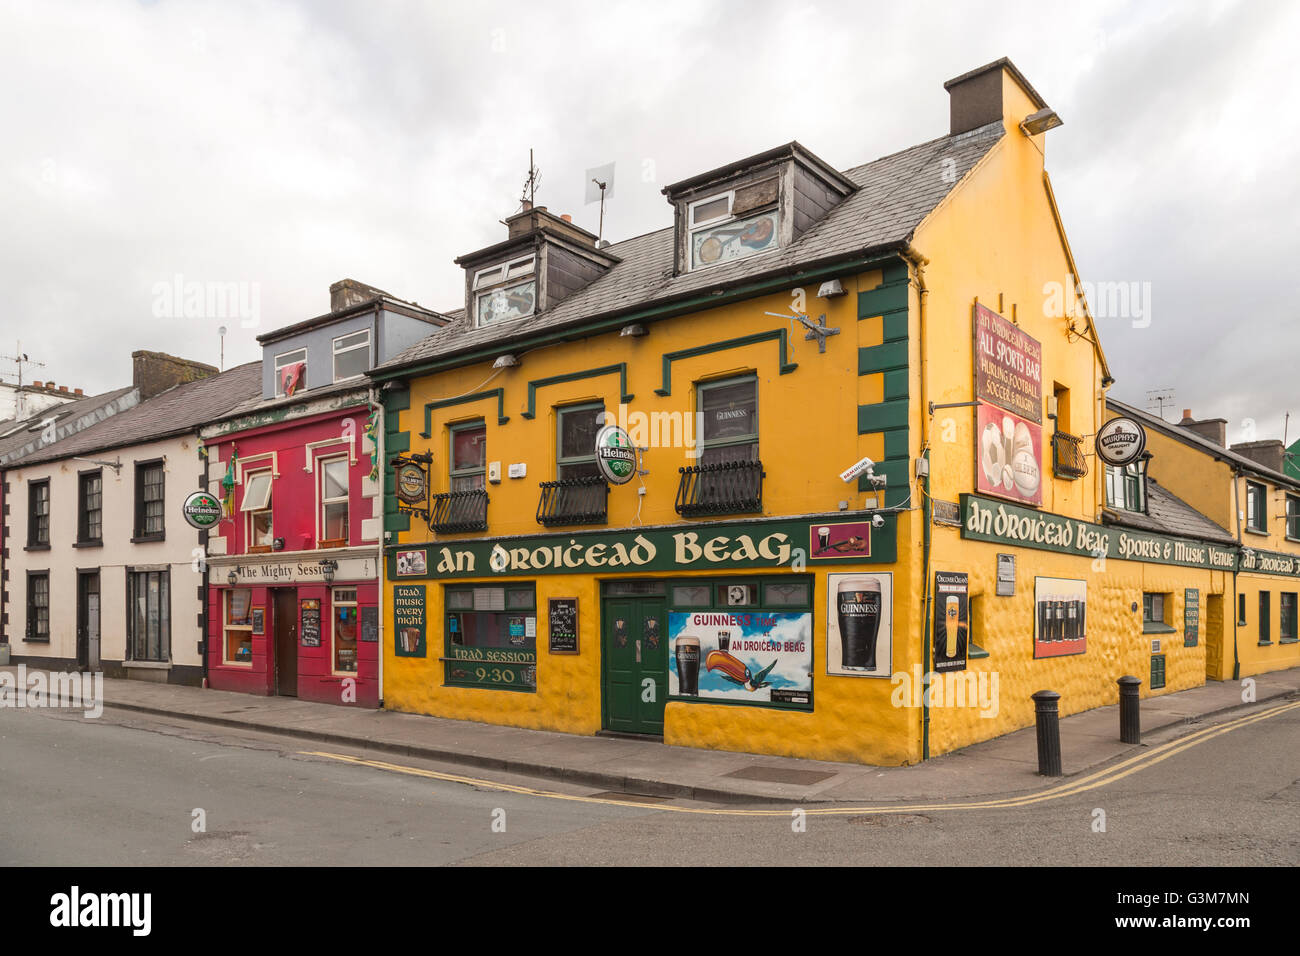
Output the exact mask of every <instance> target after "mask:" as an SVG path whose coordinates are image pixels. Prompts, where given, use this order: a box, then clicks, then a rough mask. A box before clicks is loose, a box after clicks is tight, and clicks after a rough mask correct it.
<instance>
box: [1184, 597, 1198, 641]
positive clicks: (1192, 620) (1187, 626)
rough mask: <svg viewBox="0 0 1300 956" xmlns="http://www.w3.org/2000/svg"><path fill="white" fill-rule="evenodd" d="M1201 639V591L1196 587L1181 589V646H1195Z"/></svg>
mask: <svg viewBox="0 0 1300 956" xmlns="http://www.w3.org/2000/svg"><path fill="white" fill-rule="evenodd" d="M1200 639H1201V592H1200V590H1199V589H1198V588H1186V589H1185V590H1184V591H1183V647H1195V646H1196V645H1197V643H1198V642H1199V641H1200Z"/></svg>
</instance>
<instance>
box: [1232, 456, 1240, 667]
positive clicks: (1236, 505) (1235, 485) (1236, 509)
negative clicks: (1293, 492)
mask: <svg viewBox="0 0 1300 956" xmlns="http://www.w3.org/2000/svg"><path fill="white" fill-rule="evenodd" d="M1240 479H1241V469H1240V468H1238V467H1236V466H1233V469H1232V512H1233V514H1235V515H1236V516H1237V562H1236V563H1234V564H1233V566H1232V608H1231V610H1232V679H1233V680H1241V658H1240V657H1238V656H1237V625H1238V624H1240V623H1241V615H1240V614H1238V613H1237V603H1238V602H1239V601H1240V600H1241V598H1240V597H1239V596H1238V595H1237V565H1238V564H1239V563H1240V562H1241V544H1242V542H1241V497H1240V495H1241V492H1240V491H1239V490H1238V489H1239V488H1240V487H1241V480H1240Z"/></svg>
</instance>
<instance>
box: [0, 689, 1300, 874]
mask: <svg viewBox="0 0 1300 956" xmlns="http://www.w3.org/2000/svg"><path fill="white" fill-rule="evenodd" d="M317 749H319V750H328V749H330V748H326V747H318V746H315V745H310V744H305V743H304V742H303V741H300V740H292V739H288V738H276V737H274V736H271V735H259V734H251V733H244V732H240V731H233V730H227V729H225V728H213V727H210V726H206V725H202V724H197V723H185V722H180V721H171V720H168V719H164V718H152V717H147V716H144V715H139V714H131V713H128V712H125V711H113V710H108V711H105V713H104V716H103V717H102V718H100V719H99V720H84V719H82V718H81V717H80V716H73V715H70V714H66V713H60V712H56V711H31V710H23V711H18V710H8V709H0V808H3V811H0V865H45V864H56V865H66V866H96V865H146V866H148V865H199V866H203V865H209V864H219V865H229V864H236V865H239V864H250V865H280V864H307V865H332V866H338V865H349V864H365V865H369V864H388V865H407V864H409V865H443V864H461V865H488V866H493V865H512V866H513V865H528V864H562V865H597V864H632V865H640V866H644V865H674V864H702V865H709V864H714V863H718V864H728V865H768V864H776V865H800V864H803V865H835V864H850V865H875V866H879V865H890V864H912V865H918V864H919V865H936V864H937V865H951V864H958V865H965V864H981V865H982V864H1008V863H1009V864H1064V865H1094V864H1109V865H1123V866H1132V865H1149V864H1185V865H1206V866H1243V865H1245V866H1261V865H1292V866H1294V865H1295V864H1296V863H1297V862H1300V708H1297V709H1294V710H1292V711H1290V712H1288V713H1286V714H1284V715H1282V716H1279V717H1275V718H1272V719H1269V720H1264V721H1260V722H1258V723H1255V724H1251V725H1249V726H1243V727H1240V728H1239V729H1236V730H1234V731H1232V732H1231V733H1226V734H1222V735H1219V736H1216V737H1212V738H1210V739H1207V740H1205V741H1204V742H1202V743H1199V744H1197V745H1195V746H1192V747H1189V748H1188V749H1186V750H1184V751H1182V752H1180V753H1177V754H1175V755H1174V756H1171V757H1169V758H1168V759H1165V760H1163V761H1160V762H1158V763H1154V764H1152V765H1150V766H1147V767H1145V768H1144V769H1141V770H1140V771H1139V772H1135V773H1131V774H1129V775H1127V776H1125V777H1123V778H1122V779H1118V780H1115V781H1113V782H1110V783H1107V784H1105V785H1104V786H1101V787H1098V788H1096V789H1093V790H1089V791H1087V792H1084V793H1079V794H1076V795H1074V796H1067V797H1062V798H1060V799H1053V800H1049V801H1045V802H1042V803H1038V804H1035V805H1032V806H1027V807H1019V808H1014V809H976V810H940V811H933V810H928V811H925V812H901V813H889V814H883V813H872V812H853V813H848V814H844V815H830V816H826V815H809V816H807V817H806V819H805V820H804V824H805V829H804V830H802V831H800V832H796V827H795V826H794V823H795V821H794V817H793V816H792V811H791V809H790V808H780V809H779V813H777V814H776V815H774V816H748V815H733V814H728V813H716V812H713V811H714V810H724V809H735V808H720V807H718V808H715V807H709V806H707V805H703V804H691V803H688V802H684V801H679V800H673V801H668V802H667V803H665V804H663V805H660V806H656V807H653V808H647V807H641V806H621V805H618V803H617V801H615V802H611V803H603V802H585V801H583V800H575V799H571V798H574V797H583V796H589V795H591V794H592V791H591V790H589V789H582V788H573V787H564V786H561V785H557V784H553V783H550V782H545V781H539V780H535V779H524V778H518V777H516V778H508V777H503V776H496V775H490V774H488V773H486V772H483V771H475V770H467V769H465V768H462V767H455V766H450V765H439V764H436V763H433V762H430V761H420V760H412V759H407V758H400V757H394V756H391V755H385V754H364V753H361V752H359V751H351V753H354V754H356V755H358V756H362V757H366V758H368V759H372V760H376V761H382V762H386V763H390V764H401V765H403V766H406V767H409V768H412V769H413V770H416V771H422V772H441V773H445V774H451V775H456V776H462V777H473V778H487V777H489V776H491V777H492V781H491V782H493V783H506V784H509V785H517V786H521V787H524V788H528V789H530V790H545V791H553V792H554V793H555V794H556V795H555V796H546V795H538V794H535V793H517V792H502V791H501V790H497V789H494V788H493V787H492V786H490V785H489V783H488V782H483V783H479V784H469V783H464V782H452V781H447V780H442V779H433V778H429V777H423V776H414V775H409V774H402V773H394V772H390V771H385V770H381V769H376V768H373V767H370V766H361V765H355V764H350V763H347V762H344V761H340V760H334V759H329V758H322V757H314V756H306V755H304V754H302V753H301V752H302V751H310V750H317ZM938 796H941V795H936V797H938ZM669 808H680V809H677V810H674V809H669ZM769 809H770V808H769ZM681 810H694V811H705V812H689V813H688V812H681ZM196 811H202V813H201V815H198V816H201V819H202V822H203V824H204V829H203V831H202V832H195V830H194V826H195V820H196ZM1097 811H1102V812H1103V813H1104V822H1105V832H1098V831H1097V823H1098V821H1099V820H1100V819H1101V817H1100V816H1099V815H1098V812H1097Z"/></svg>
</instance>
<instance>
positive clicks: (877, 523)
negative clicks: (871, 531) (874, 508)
mask: <svg viewBox="0 0 1300 956" xmlns="http://www.w3.org/2000/svg"><path fill="white" fill-rule="evenodd" d="M884 526H885V516H884V515H872V516H871V527H873V528H883V527H884Z"/></svg>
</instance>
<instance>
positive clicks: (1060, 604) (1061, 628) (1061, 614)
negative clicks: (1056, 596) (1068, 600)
mask: <svg viewBox="0 0 1300 956" xmlns="http://www.w3.org/2000/svg"><path fill="white" fill-rule="evenodd" d="M1052 611H1053V613H1055V615H1056V622H1055V624H1053V629H1052V636H1053V639H1054V640H1058V641H1063V640H1065V602H1064V601H1053V602H1052Z"/></svg>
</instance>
